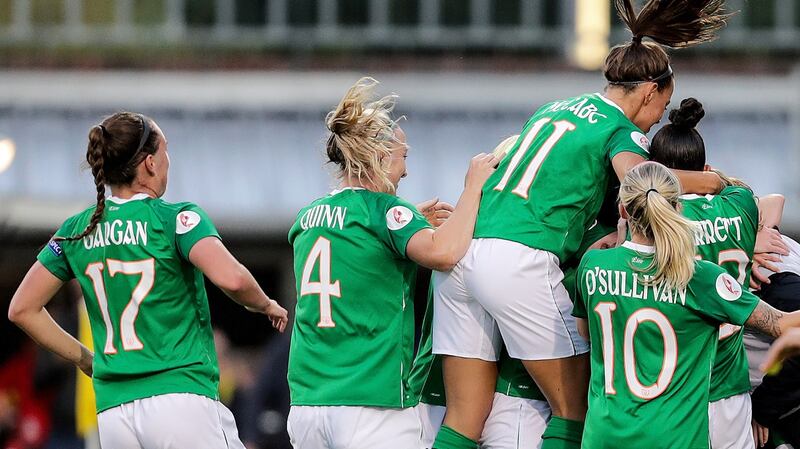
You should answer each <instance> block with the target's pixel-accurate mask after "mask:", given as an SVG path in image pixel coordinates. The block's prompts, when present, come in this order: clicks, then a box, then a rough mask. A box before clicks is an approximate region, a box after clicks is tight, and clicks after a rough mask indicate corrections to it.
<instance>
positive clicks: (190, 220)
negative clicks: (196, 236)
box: [175, 210, 200, 234]
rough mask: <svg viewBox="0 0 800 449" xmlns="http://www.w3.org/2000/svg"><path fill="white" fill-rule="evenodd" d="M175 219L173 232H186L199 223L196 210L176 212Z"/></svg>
mask: <svg viewBox="0 0 800 449" xmlns="http://www.w3.org/2000/svg"><path fill="white" fill-rule="evenodd" d="M175 221H176V222H175V233H176V234H186V233H187V232H189V231H191V230H192V229H194V228H195V227H196V226H197V225H198V224H200V215H199V214H198V213H197V212H194V211H191V210H185V211H183V212H180V213H179V214H178V217H177V219H176V220H175Z"/></svg>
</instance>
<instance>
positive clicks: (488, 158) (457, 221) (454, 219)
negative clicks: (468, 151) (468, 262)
mask: <svg viewBox="0 0 800 449" xmlns="http://www.w3.org/2000/svg"><path fill="white" fill-rule="evenodd" d="M501 158H502V156H500V155H492V154H484V153H481V154H479V155H477V156H475V157H473V158H472V161H471V162H470V166H469V170H468V171H467V175H466V180H465V186H464V191H463V193H462V194H461V197H460V198H459V200H458V203H457V204H456V207H455V210H453V212H452V213H451V214H450V216H449V218H448V219H447V220H446V221H445V222H444V223H442V225H441V226H439V227H438V228H437V229H436V230H433V229H431V228H425V229H421V230H419V231H418V232H416V233H415V234H414V235H413V236H412V237H411V238H410V239H409V241H408V244H407V246H406V255H407V256H408V258H409V259H411V260H413V261H414V262H416V263H418V264H420V265H422V266H423V267H426V268H430V269H433V270H438V271H448V270H451V269H452V268H453V267H454V266H455V265H456V263H458V261H459V260H461V258H462V257H464V254H466V252H467V249H468V248H469V244H470V242H472V234H473V231H474V229H475V220H476V218H477V216H478V208H479V206H480V200H481V191H482V189H483V185H484V183H486V180H487V179H489V176H491V175H492V173H494V171H495V167H496V166H497V164H498V163H499V162H500V159H501Z"/></svg>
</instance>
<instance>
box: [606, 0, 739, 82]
mask: <svg viewBox="0 0 800 449" xmlns="http://www.w3.org/2000/svg"><path fill="white" fill-rule="evenodd" d="M724 4H725V2H724V0H648V2H647V3H646V4H645V5H644V7H643V8H642V10H641V11H639V13H638V14H637V13H636V11H635V10H634V7H633V3H632V0H614V6H615V7H616V10H617V14H618V15H619V17H620V19H621V20H622V22H624V23H625V25H626V26H627V27H628V29H629V30H630V32H631V34H632V37H631V41H630V42H628V43H626V44H623V45H618V46H616V47H614V48H613V49H611V52H610V53H609V55H608V57H607V58H606V63H605V67H604V69H603V73H604V75H605V77H606V79H607V80H608V82H609V84H611V85H619V86H622V87H624V88H625V89H626V90H632V89H633V88H635V87H636V86H637V85H638V84H641V83H645V82H655V83H657V84H658V88H659V90H663V89H664V88H666V87H667V86H669V85H671V84H672V78H673V75H672V69H671V67H670V65H669V56H668V55H667V53H666V52H665V51H664V49H663V48H662V47H661V46H662V45H663V46H666V47H670V48H684V47H689V46H692V45H697V44H700V43H703V42H709V41H712V40H714V39H716V37H717V32H718V31H719V30H720V29H721V28H722V27H724V26H725V23H726V20H727V19H728V18H729V17H730V16H731V15H730V14H727V13H725V12H724V10H723V6H724ZM644 38H649V39H651V40H652V41H653V42H645V41H643V39H644Z"/></svg>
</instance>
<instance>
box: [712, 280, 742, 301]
mask: <svg viewBox="0 0 800 449" xmlns="http://www.w3.org/2000/svg"><path fill="white" fill-rule="evenodd" d="M716 287H717V293H718V294H719V296H720V297H721V298H722V299H724V300H725V301H736V300H737V299H739V298H740V297H741V296H742V286H741V285H739V283H738V282H736V279H734V278H733V276H731V275H730V274H728V273H722V274H720V275H719V276H717V285H716Z"/></svg>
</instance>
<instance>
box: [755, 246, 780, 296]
mask: <svg viewBox="0 0 800 449" xmlns="http://www.w3.org/2000/svg"><path fill="white" fill-rule="evenodd" d="M780 261H781V257H780V256H779V255H777V254H771V253H757V254H754V255H753V268H752V271H751V272H750V288H752V289H755V290H760V289H761V284H769V283H770V280H769V276H765V275H764V274H763V273H761V270H759V268H760V267H764V268H766V269H767V270H769V271H772V272H773V273H777V272H778V270H779V268H778V267H777V266H775V264H773V262H780Z"/></svg>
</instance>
